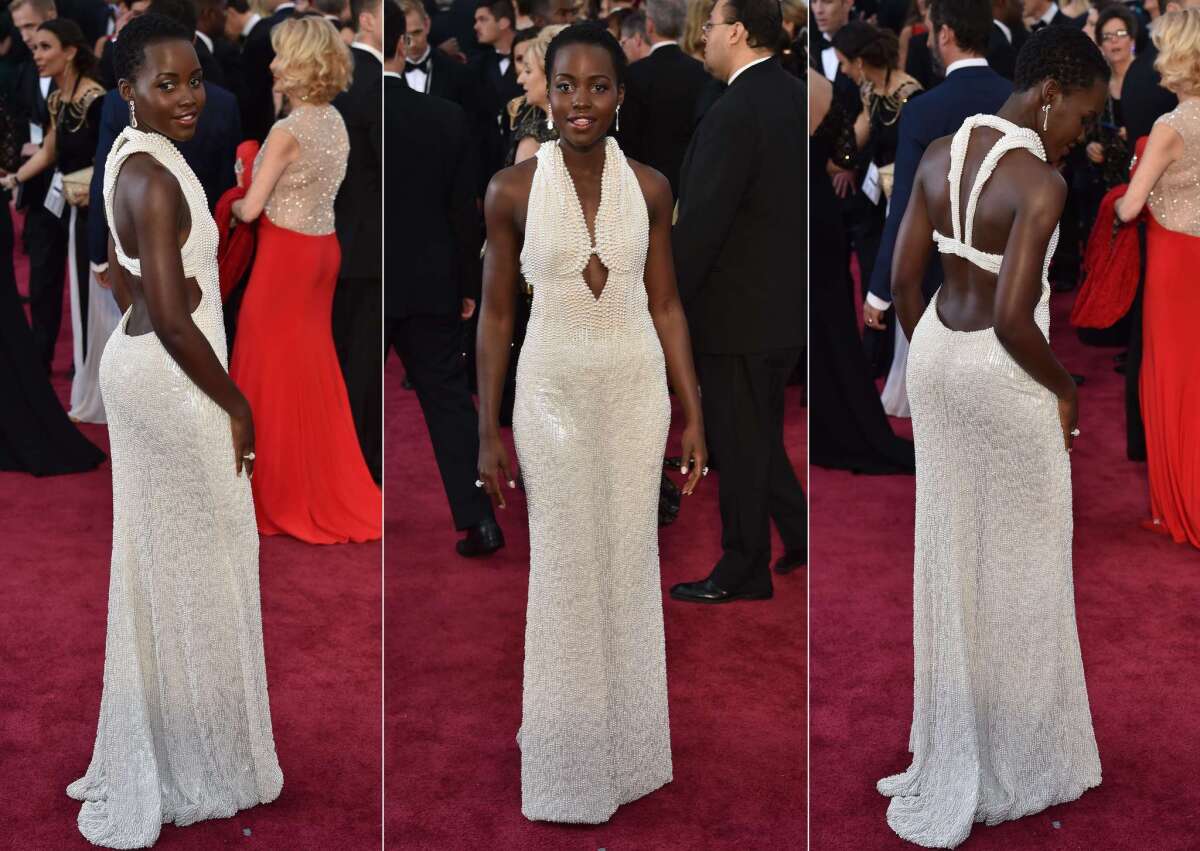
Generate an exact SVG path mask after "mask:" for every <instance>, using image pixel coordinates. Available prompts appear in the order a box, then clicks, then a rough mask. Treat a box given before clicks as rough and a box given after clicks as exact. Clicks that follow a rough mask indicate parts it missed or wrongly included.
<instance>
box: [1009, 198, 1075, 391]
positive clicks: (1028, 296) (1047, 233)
mask: <svg viewBox="0 0 1200 851" xmlns="http://www.w3.org/2000/svg"><path fill="white" fill-rule="evenodd" d="M1032 185H1034V186H1037V189H1036V190H1035V191H1033V192H1026V193H1023V195H1022V198H1023V201H1022V203H1021V205H1020V206H1019V207H1018V209H1017V214H1016V217H1015V218H1014V219H1013V225H1012V230H1011V231H1010V232H1009V236H1008V243H1007V244H1006V245H1005V249H1004V261H1003V263H1002V264H1001V266H1000V275H999V277H998V278H997V280H996V304H995V309H994V312H993V320H992V322H993V326H994V328H995V332H996V337H997V338H998V339H999V340H1000V344H1001V345H1003V346H1004V348H1005V349H1006V350H1007V351H1008V353H1009V354H1010V355H1012V358H1013V360H1015V361H1016V362H1017V363H1018V364H1019V365H1020V366H1021V368H1022V369H1024V370H1025V371H1026V372H1027V373H1029V375H1030V376H1031V377H1032V378H1033V379H1034V380H1035V381H1037V382H1038V383H1039V384H1041V385H1042V386H1043V387H1045V388H1046V389H1047V390H1049V391H1050V392H1051V393H1053V394H1054V395H1055V396H1057V397H1058V398H1060V399H1063V398H1066V397H1068V396H1074V394H1075V381H1074V380H1073V379H1072V378H1071V374H1070V373H1069V372H1067V370H1066V369H1064V368H1063V365H1062V364H1061V363H1059V362H1058V358H1056V357H1055V356H1054V352H1052V351H1051V350H1050V344H1049V342H1047V340H1046V338H1045V337H1044V336H1042V331H1041V329H1040V328H1038V326H1037V323H1036V322H1035V321H1034V316H1033V314H1034V308H1035V307H1036V306H1037V303H1038V301H1039V300H1041V297H1042V264H1043V262H1044V260H1045V257H1046V249H1047V248H1048V247H1049V244H1050V237H1051V236H1052V235H1053V233H1054V228H1055V227H1056V226H1057V225H1058V221H1059V219H1060V218H1061V217H1062V208H1063V204H1065V203H1066V198H1067V185H1066V183H1065V182H1064V181H1063V180H1062V179H1061V178H1058V177H1052V178H1051V179H1049V180H1047V179H1044V178H1043V179H1042V180H1041V181H1039V182H1037V183H1034V184H1032Z"/></svg>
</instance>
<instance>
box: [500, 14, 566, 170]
mask: <svg viewBox="0 0 1200 851" xmlns="http://www.w3.org/2000/svg"><path fill="white" fill-rule="evenodd" d="M565 29H566V26H565V25H563V24H558V25H556V26H552V27H542V29H541V31H540V32H539V33H538V34H537V35H536V36H534V37H533V38H532V39H529V40H528V41H526V42H525V43H524V47H525V50H524V52H523V54H522V56H521V61H520V63H519V64H518V65H517V82H518V83H520V84H521V87H522V88H523V89H525V108H524V109H523V110H522V112H521V113H520V114H519V115H518V116H517V119H516V121H515V122H514V124H513V133H512V143H511V145H512V146H511V147H510V148H509V154H508V159H507V161H506V162H505V165H516V164H517V163H519V162H524V161H525V160H527V159H529V158H530V157H532V156H533V155H534V154H536V153H537V151H538V148H540V147H541V145H542V142H549V141H550V140H552V139H557V138H558V132H557V131H556V130H555V129H554V125H553V124H552V123H551V122H550V121H549V119H548V115H547V111H548V110H549V108H550V86H549V84H548V83H547V82H546V48H548V47H549V46H550V42H551V41H552V40H553V39H554V37H555V36H556V35H558V34H559V33H560V32H562V31H563V30H565Z"/></svg>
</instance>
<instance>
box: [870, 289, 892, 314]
mask: <svg viewBox="0 0 1200 851" xmlns="http://www.w3.org/2000/svg"><path fill="white" fill-rule="evenodd" d="M867 304H869V305H871V307H873V308H875V309H876V310H887V309H888V308H889V307H891V306H892V303H891V302H890V301H884V300H883V299H881V298H880V297H879V296H877V295H875V293H870V292H869V293H867Z"/></svg>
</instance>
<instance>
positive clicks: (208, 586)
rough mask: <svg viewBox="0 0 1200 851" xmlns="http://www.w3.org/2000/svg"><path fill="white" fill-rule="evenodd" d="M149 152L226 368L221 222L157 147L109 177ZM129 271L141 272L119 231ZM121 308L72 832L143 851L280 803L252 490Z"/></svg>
mask: <svg viewBox="0 0 1200 851" xmlns="http://www.w3.org/2000/svg"><path fill="white" fill-rule="evenodd" d="M135 154H149V155H150V156H151V157H153V158H154V159H155V160H157V161H158V162H159V163H160V164H161V165H162V166H163V167H164V168H166V169H167V170H168V171H170V172H171V174H172V175H174V177H175V179H176V180H177V181H178V182H179V186H180V188H181V189H182V191H183V196H184V198H185V199H186V201H187V205H188V212H189V215H190V217H191V230H190V233H189V234H188V237H187V241H186V242H185V244H184V246H183V248H182V260H183V270H184V274H185V275H187V276H188V277H191V278H194V279H195V280H196V282H197V283H198V284H199V286H200V289H201V292H202V300H201V302H200V304H199V306H198V307H197V308H196V310H195V311H194V312H193V313H192V320H193V321H194V322H195V323H196V326H197V327H198V328H199V329H200V331H201V333H203V334H204V336H205V338H206V339H207V340H208V343H209V345H211V346H212V348H213V351H214V352H215V353H216V355H217V357H218V358H219V359H220V360H221V363H222V364H225V352H226V346H225V329H224V325H223V324H222V311H221V293H220V286H219V281H218V275H217V226H216V223H215V222H214V221H213V218H212V215H211V214H210V213H209V210H208V203H207V201H206V200H205V196H204V190H203V188H202V187H201V186H200V182H199V181H198V180H197V179H196V176H195V174H193V173H192V170H191V169H190V168H189V167H188V165H187V163H186V162H185V161H184V159H183V156H182V155H181V154H180V153H179V151H178V150H177V149H176V148H175V146H174V145H173V144H172V143H171V142H170V141H169V140H168V139H167V138H166V137H164V136H161V135H159V134H157V133H154V132H143V131H140V130H135V129H133V128H126V129H125V130H124V131H123V132H122V133H121V135H120V136H119V137H118V138H117V141H116V143H115V144H114V145H113V148H112V151H111V152H110V153H109V155H108V161H107V165H106V171H105V179H104V205H105V210H106V213H107V215H108V221H110V222H114V221H116V219H115V218H114V216H113V197H114V191H115V186H116V182H117V178H118V176H119V174H120V172H121V166H122V165H123V164H124V162H125V160H126V159H127V158H128V157H130V156H133V155H135ZM113 238H114V241H115V242H116V255H117V259H118V261H119V262H120V265H121V266H122V268H124V269H127V270H129V272H130V273H132V274H134V275H140V274H141V270H140V264H139V262H138V261H137V260H136V259H133V258H130V257H128V256H126V254H125V253H124V251H123V250H122V247H121V245H120V242H119V240H117V237H116V234H115V231H114V233H113ZM128 322H129V311H127V312H126V313H125V315H124V317H123V318H122V320H121V323H120V325H118V326H117V330H116V331H115V332H114V333H113V335H112V337H111V338H110V340H109V342H108V345H107V346H106V347H105V349H104V355H103V358H102V360H101V364H100V386H101V391H102V392H103V394H104V406H105V410H106V411H107V413H108V423H109V437H110V439H111V444H112V452H111V454H112V477H113V551H112V569H111V574H110V580H109V599H108V634H107V640H106V643H105V653H104V691H103V697H102V698H101V701H100V720H99V724H98V725H97V732H96V743H95V749H94V751H93V754H92V761H91V764H90V765H89V766H88V770H87V773H86V774H85V775H84V776H83V777H82V778H81V779H79V780H77V781H75V782H74V783H72V784H71V785H70V787H68V789H67V794H69V795H70V796H71V797H73V798H76V799H79V800H82V801H84V804H83V807H82V808H81V809H80V811H79V829H80V831H81V832H82V833H83V835H84V836H85V837H86V838H87V839H88V840H89V841H91V842H92V843H94V844H96V845H101V846H104V847H108V848H143V847H148V846H150V845H152V844H153V843H154V841H155V839H156V838H157V837H158V834H159V829H160V827H161V826H162V824H164V823H166V822H174V823H175V824H177V825H187V824H192V823H193V822H197V821H201V820H203V819H210V818H223V817H227V816H231V815H233V814H234V813H236V812H237V811H238V810H241V809H244V808H246V807H251V806H254V805H255V804H258V803H265V802H267V801H271V800H273V799H275V798H276V797H277V796H278V795H279V791H280V788H281V786H282V784H283V775H282V774H281V772H280V770H279V763H278V760H277V759H276V756H275V744H274V739H273V736H272V732H271V714H270V707H269V705H268V700H267V680H266V670H265V666H264V661H263V639H262V621H261V613H260V608H259V584H258V532H257V529H256V528H255V523H254V505H253V503H252V500H251V495H250V482H249V480H248V478H247V477H246V476H244V475H243V476H241V477H239V476H238V475H237V473H236V471H235V468H234V449H233V439H232V435H231V432H230V421H229V415H228V414H226V413H225V411H224V410H222V409H221V408H220V407H219V406H218V405H217V404H216V402H214V401H213V400H212V399H211V398H209V397H208V396H207V395H206V394H205V393H204V392H203V391H202V390H200V388H199V387H197V386H196V385H195V384H193V383H192V381H191V379H189V378H188V376H187V375H186V374H185V373H184V372H183V370H181V369H180V368H179V366H178V364H176V362H175V361H174V360H173V359H172V358H171V356H170V355H169V354H168V353H167V351H166V350H165V349H164V348H163V346H162V344H161V343H160V342H159V339H158V336H157V334H155V333H153V332H150V333H147V334H141V335H137V336H129V334H128V333H127V332H126V326H127V324H128Z"/></svg>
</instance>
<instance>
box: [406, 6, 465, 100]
mask: <svg viewBox="0 0 1200 851" xmlns="http://www.w3.org/2000/svg"><path fill="white" fill-rule="evenodd" d="M400 11H401V12H402V13H403V14H404V19H405V21H406V22H407V24H408V49H407V51H406V53H405V61H404V71H403V72H402V73H401V75H400V77H401V79H403V80H404V82H405V83H407V84H408V87H409V88H410V89H413V90H415V91H418V92H422V93H424V94H427V95H433V96H434V97H439V98H445V99H446V100H451V101H454V102H455V103H456V104H458V105H459V106H461V107H462V108H463V109H464V110H465V111H466V113H467V115H477V114H478V112H479V97H478V92H477V87H478V81H477V80H476V79H475V78H474V77H473V76H472V75H471V72H470V70H468V68H467V66H465V65H463V64H462V63H460V62H456V61H455V60H453V59H451V58H450V57H449V56H447V55H446V54H445V53H443V52H442V51H440V50H438V49H436V48H435V47H433V45H431V44H430V43H429V26H430V25H429V14H428V13H427V12H426V11H425V6H424V5H423V4H421V3H420V2H419V0H402V2H401V3H400Z"/></svg>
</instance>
